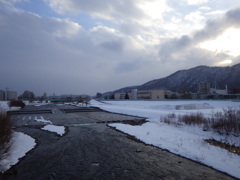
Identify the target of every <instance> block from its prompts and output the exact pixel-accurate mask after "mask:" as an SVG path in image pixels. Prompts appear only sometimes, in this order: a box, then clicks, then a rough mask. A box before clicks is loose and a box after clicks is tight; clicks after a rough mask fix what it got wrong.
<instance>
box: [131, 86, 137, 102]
mask: <svg viewBox="0 0 240 180" xmlns="http://www.w3.org/2000/svg"><path fill="white" fill-rule="evenodd" d="M137 93H138V90H137V89H132V92H131V97H132V98H131V99H133V100H136V99H137Z"/></svg>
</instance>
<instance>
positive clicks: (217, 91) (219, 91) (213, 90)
mask: <svg viewBox="0 0 240 180" xmlns="http://www.w3.org/2000/svg"><path fill="white" fill-rule="evenodd" d="M210 93H211V94H221V95H226V94H228V88H227V85H226V88H225V89H217V88H211V89H210Z"/></svg>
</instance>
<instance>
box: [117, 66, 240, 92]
mask: <svg viewBox="0 0 240 180" xmlns="http://www.w3.org/2000/svg"><path fill="white" fill-rule="evenodd" d="M200 82H208V83H210V86H211V87H213V86H215V85H216V86H217V88H218V89H225V85H227V86H228V89H234V88H240V63H239V64H236V65H233V66H231V67H229V66H228V67H209V66H197V67H194V68H191V69H188V70H180V71H177V72H175V73H173V74H171V75H169V76H167V77H164V78H160V79H155V80H152V81H149V82H147V83H145V84H142V85H140V86H130V87H125V88H121V89H118V90H116V91H114V93H120V92H130V91H131V89H138V90H155V89H165V90H171V91H179V90H185V91H191V92H196V91H197V84H198V83H200Z"/></svg>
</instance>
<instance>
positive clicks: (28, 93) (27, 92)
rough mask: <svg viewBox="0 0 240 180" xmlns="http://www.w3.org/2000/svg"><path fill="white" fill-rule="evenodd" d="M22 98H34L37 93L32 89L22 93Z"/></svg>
mask: <svg viewBox="0 0 240 180" xmlns="http://www.w3.org/2000/svg"><path fill="white" fill-rule="evenodd" d="M22 98H23V99H25V100H32V99H34V98H35V95H34V93H33V92H31V91H24V92H23V94H22Z"/></svg>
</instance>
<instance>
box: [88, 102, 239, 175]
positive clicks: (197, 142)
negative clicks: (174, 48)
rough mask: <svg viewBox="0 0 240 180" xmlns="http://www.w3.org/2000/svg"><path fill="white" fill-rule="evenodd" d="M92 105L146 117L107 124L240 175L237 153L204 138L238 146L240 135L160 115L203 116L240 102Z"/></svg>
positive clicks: (211, 165) (149, 142)
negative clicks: (165, 119)
mask: <svg viewBox="0 0 240 180" xmlns="http://www.w3.org/2000/svg"><path fill="white" fill-rule="evenodd" d="M91 106H96V107H100V108H101V109H104V110H107V111H110V112H116V113H123V114H129V115H134V116H141V117H146V118H147V120H148V121H149V122H147V123H145V124H143V125H141V126H132V125H127V124H120V123H119V124H110V126H112V127H115V128H116V129H118V130H120V131H122V132H124V133H127V134H129V135H132V136H135V137H136V138H137V139H139V140H141V141H143V142H145V143H146V144H151V145H154V146H157V147H160V148H162V149H168V150H169V151H170V152H172V153H174V154H178V155H181V156H184V157H186V158H189V159H192V160H194V161H197V162H200V163H203V164H205V165H208V166H210V167H213V168H215V169H217V170H219V171H222V172H225V173H227V174H230V175H232V176H235V177H237V178H240V156H239V155H237V154H234V153H230V152H229V151H227V150H225V149H222V148H220V147H216V146H212V145H210V144H208V143H207V142H206V141H205V139H215V140H218V141H223V142H225V141H228V142H230V141H231V144H235V145H237V146H238V147H239V145H240V137H235V136H228V137H227V136H222V135H219V134H218V133H216V132H213V131H203V128H202V127H199V126H187V125H182V126H174V125H168V124H165V123H163V122H161V117H164V116H166V115H168V114H171V113H175V114H176V115H184V114H191V113H197V112H201V113H203V114H204V116H211V115H212V114H213V113H216V112H221V111H223V108H240V102H233V101H213V100H209V101H194V100H192V101H180V100H179V101H177V100H176V101H105V102H103V103H102V102H98V101H95V100H91Z"/></svg>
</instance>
